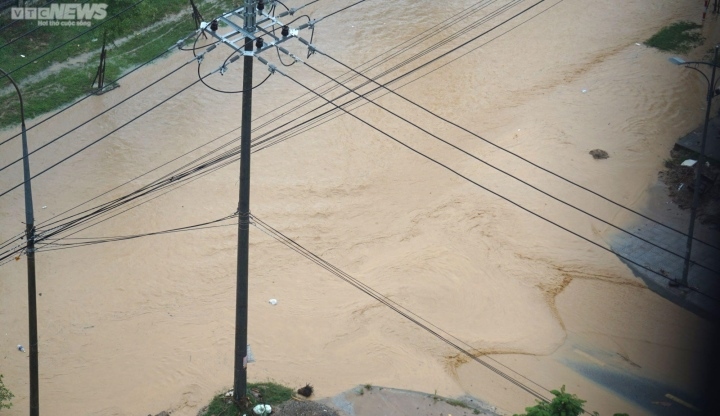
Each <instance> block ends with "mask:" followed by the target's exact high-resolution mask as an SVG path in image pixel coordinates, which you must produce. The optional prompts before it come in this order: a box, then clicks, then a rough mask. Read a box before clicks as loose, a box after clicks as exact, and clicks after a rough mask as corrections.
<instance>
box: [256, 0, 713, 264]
mask: <svg viewBox="0 0 720 416" xmlns="http://www.w3.org/2000/svg"><path fill="white" fill-rule="evenodd" d="M562 1H563V0H560V1H558V2H557V3H555V4H553V5H552V6H550V7H548V8H547V9H545V10H543V11H541V12H540V13H538V14H536V15H534V16H532V17H530V18H529V19H528V20H526V21H525V22H523V23H521V24H520V25H522V24H524V23H527V22H528V21H530V20H532V19H534V18H536V17H538V16H539V15H541V14H543V13H545V12H547V11H548V10H550V9H552V8H553V7H555V6H557V5H558V4H560V3H561V2H562ZM503 23H504V22H503ZM520 25H518V26H515V27H513V28H511V29H509V30H508V31H506V32H504V33H502V34H501V35H499V36H496V37H495V38H492V39H491V40H489V41H488V42H485V43H483V44H482V45H480V46H483V45H486V44H487V43H489V42H491V41H492V40H495V39H497V38H498V37H500V36H503V35H505V34H506V33H508V32H510V31H512V30H514V29H516V28H517V27H519V26H520ZM493 29H494V28H493ZM480 46H478V47H475V48H473V49H472V50H471V51H468V52H467V53H469V52H472V51H474V50H476V49H478V48H479V47H480ZM460 47H462V45H461V46H460ZM454 51H455V49H454V50H451V51H450V52H454ZM448 53H449V52H448ZM467 53H465V54H463V55H461V56H460V57H462V56H465V55H467ZM323 54H324V53H323ZM446 54H447V53H446ZM446 54H445V55H446ZM324 55H326V56H328V55H327V54H324ZM460 57H458V58H455V59H453V60H451V61H449V62H447V63H445V64H443V65H442V66H440V67H438V68H435V69H433V70H432V71H430V72H428V73H426V74H424V75H422V76H421V77H418V78H416V79H414V80H413V81H410V82H414V81H417V80H418V79H420V78H422V77H423V76H425V75H428V74H429V73H431V72H434V71H437V70H438V69H440V68H442V67H444V66H446V65H448V64H449V63H451V62H454V61H455V60H457V59H459V58H460ZM328 58H330V59H332V60H335V59H334V58H332V57H330V56H328ZM335 61H337V60H335ZM337 62H338V63H340V64H341V65H343V66H345V67H346V68H350V67H348V66H347V65H345V64H343V63H341V62H339V61H337ZM350 69H351V70H352V71H354V72H357V71H355V70H354V69H352V68H350ZM357 73H358V74H360V73H359V72H357ZM360 75H362V76H363V77H365V78H366V79H368V80H369V82H375V83H376V84H378V85H379V86H380V88H385V89H386V90H387V91H389V93H392V94H395V95H397V96H398V97H400V98H402V99H403V100H406V101H408V102H410V103H411V104H413V105H415V106H417V107H419V108H421V109H423V110H424V111H426V112H428V113H430V114H432V115H434V116H435V117H437V118H439V119H441V120H443V121H445V122H446V123H449V124H451V125H453V126H455V127H457V128H459V129H461V130H463V131H465V132H466V133H469V134H471V135H473V136H474V137H477V138H479V139H481V140H483V141H485V142H486V143H488V144H490V145H492V146H495V147H497V148H498V149H500V150H503V151H505V152H507V153H509V154H511V155H513V156H515V157H518V158H520V159H521V160H523V161H525V162H526V163H529V164H531V165H532V166H534V167H537V168H539V169H541V170H543V171H545V172H546V173H549V174H551V175H553V176H556V177H558V178H560V179H562V180H563V181H565V182H568V183H570V184H572V185H574V186H577V187H579V188H581V189H583V190H585V191H587V192H590V193H592V194H593V195H596V196H598V197H600V198H602V199H604V200H605V201H607V202H610V203H611V204H613V205H615V206H618V207H620V208H623V209H625V210H628V211H629V212H632V213H634V214H636V215H638V216H640V217H642V218H644V219H647V220H649V221H651V222H653V223H655V224H657V225H660V226H662V227H664V228H667V229H669V230H671V231H674V232H677V233H679V234H681V235H683V236H687V234H685V233H684V232H683V231H680V230H677V229H675V228H673V227H671V226H669V225H667V224H664V223H662V222H660V221H657V220H655V219H653V218H651V217H649V216H647V215H645V214H642V213H640V212H638V211H636V210H633V209H632V208H630V207H627V206H624V205H622V204H620V203H618V202H616V201H613V200H612V199H610V198H608V197H606V196H604V195H602V194H600V193H598V192H595V191H593V190H591V189H589V188H587V187H585V186H583V185H580V184H578V183H576V182H573V181H571V180H570V179H567V178H565V177H563V176H561V175H559V174H557V173H555V172H552V171H550V170H549V169H547V168H544V167H542V166H540V165H538V164H536V163H534V162H532V161H530V160H529V159H527V158H524V157H522V156H520V155H518V154H516V153H514V152H512V151H510V150H507V149H505V148H502V147H501V146H499V145H497V144H495V143H493V142H491V141H489V140H487V139H485V138H483V137H481V136H479V135H478V134H476V133H474V132H472V131H470V130H469V129H467V128H465V127H462V126H460V125H458V124H457V123H454V122H452V121H450V120H448V119H446V118H444V117H441V116H439V115H437V114H435V113H433V112H432V111H430V110H428V109H427V108H425V107H423V106H421V105H419V104H417V103H415V102H412V101H409V100H408V99H407V98H405V97H404V96H402V95H400V94H399V93H397V92H395V91H394V90H390V89H389V88H387V85H389V84H390V83H393V82H395V81H397V80H398V79H399V78H401V77H398V78H395V79H393V80H391V81H390V82H387V83H385V84H381V83H379V82H377V81H376V80H377V79H378V78H379V77H375V78H372V79H371V78H369V77H367V76H365V75H364V74H360ZM405 75H407V74H405ZM405 75H403V77H404V76H405ZM334 81H335V80H334ZM336 82H337V81H336ZM369 82H366V83H363V84H362V85H361V86H359V87H357V88H360V87H362V86H365V85H367V84H368V83H369ZM410 82H408V83H406V84H403V85H401V86H400V87H398V88H401V87H402V86H405V85H407V84H409V83H410ZM340 85H342V84H340ZM357 88H356V89H357ZM378 89H379V88H375V89H373V90H371V91H370V92H368V93H366V94H370V93H373V92H375V91H377V90H378ZM343 95H345V94H343ZM343 95H341V96H343ZM384 95H385V94H382V95H381V96H384ZM338 98H339V97H338ZM378 98H379V97H378ZM336 99H337V98H335V99H334V100H336ZM352 101H354V100H351V101H349V102H348V103H350V102H352ZM368 101H370V100H368ZM348 103H346V104H348ZM346 104H343V105H346ZM362 105H363V104H361V105H359V106H358V107H360V106H362ZM358 107H355V108H358ZM317 108H320V107H317ZM313 111H314V110H313ZM332 111H333V112H335V111H336V110H335V109H333V110H332ZM306 114H307V113H306ZM311 128H312V127H311ZM307 130H309V128H308V129H307ZM307 130H305V131H307ZM288 138H289V137H288ZM284 140H286V139H282V140H279V141H277V142H275V143H272V144H269V145H268V147H270V146H272V145H274V144H277V143H279V142H281V141H284ZM633 235H634V234H633ZM638 238H639V237H638ZM641 239H642V238H641ZM693 240H694V241H698V242H700V243H702V244H705V245H707V246H708V247H711V248H714V249H717V250H720V247H718V246H715V245H713V244H711V243H708V242H706V241H703V240H700V239H698V238H693ZM650 244H652V243H650ZM653 245H654V244H653ZM657 247H659V246H657ZM659 248H661V249H663V250H665V251H668V250H667V249H664V248H662V247H659ZM673 254H675V253H673ZM676 255H677V254H676ZM695 264H698V263H695ZM698 265H700V264H698ZM700 266H701V267H705V266H703V265H700ZM705 268H706V267H705Z"/></svg>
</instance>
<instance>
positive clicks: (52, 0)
mask: <svg viewBox="0 0 720 416" xmlns="http://www.w3.org/2000/svg"><path fill="white" fill-rule="evenodd" d="M55 1H56V0H51V1H49V2H47V3H45V5H44V6H41V7H47V6H48V5H49V4H51V3H54V2H55ZM89 1H90V0H85V1H83V2H81V3H80V4H85V3H87V2H89ZM17 21H18V20H15V22H17ZM43 27H44V26H39V25H38V26H35V27H34V28H33V29H30V30H28V31H27V32H25V33H23V34H22V35H20V36H18V37H16V38H14V39H12V40H10V41H9V42H8V43H6V44H4V45H2V46H0V49H2V48H4V47H6V46H9V45H12V44H13V43H15V42H17V41H18V40H20V39H22V38H24V37H25V36H27V35H29V34H31V33H33V32H35V31H36V30H39V29H41V28H43ZM0 30H1V29H0Z"/></svg>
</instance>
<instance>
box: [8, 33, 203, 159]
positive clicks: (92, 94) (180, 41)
mask: <svg viewBox="0 0 720 416" xmlns="http://www.w3.org/2000/svg"><path fill="white" fill-rule="evenodd" d="M193 33H195V32H193ZM190 36H192V33H191V34H190V35H188V36H186V37H184V38H183V39H180V40H179V41H178V42H177V43H176V44H175V45H177V44H178V43H182V42H185V41H186V40H187V39H188V38H189V37H190ZM175 45H173V46H171V47H169V48H167V49H166V50H164V51H163V52H160V53H159V54H157V55H155V56H154V57H152V58H150V59H149V60H148V61H145V62H143V63H141V64H140V65H138V66H136V67H134V68H133V69H131V70H130V71H128V72H126V73H124V74H123V75H121V76H119V77H118V78H116V79H115V80H114V81H112V82H110V83H109V84H114V83H117V82H118V81H120V80H121V79H123V78H125V77H127V76H129V75H130V74H132V73H134V72H135V71H137V70H139V69H140V68H143V67H144V66H145V65H148V64H150V63H152V62H154V61H155V60H157V59H159V58H161V57H162V56H163V55H166V54H167V53H169V52H170V51H172V50H173V49H175V47H176V46H175ZM95 95H96V94H95V92H90V93H88V94H86V95H85V96H84V97H82V98H80V99H79V100H77V101H75V102H74V103H72V104H69V105H67V106H65V107H63V108H61V109H60V110H58V111H57V112H55V113H53V114H51V115H50V116H48V117H46V118H44V119H42V120H40V121H38V122H37V123H35V124H33V125H32V126H29V127H28V128H27V129H26V130H27V131H30V130H32V129H33V128H35V127H37V126H39V125H40V124H42V123H44V122H46V121H48V120H50V119H52V118H54V117H55V116H57V115H59V114H61V113H63V112H65V111H67V110H69V109H70V108H72V107H74V106H76V105H77V104H80V103H81V102H83V101H85V100H86V99H88V98H90V97H93V96H95ZM20 136H21V133H17V134H15V135H14V136H11V137H9V138H7V139H5V140H3V141H2V142H0V146H2V145H4V144H5V143H7V142H9V141H11V140H13V139H16V138H18V137H20ZM36 150H37V149H36ZM34 152H35V151H33V152H31V153H30V154H32V153H34ZM13 163H17V160H16V161H15V162H13ZM3 169H4V168H3Z"/></svg>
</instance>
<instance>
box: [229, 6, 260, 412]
mask: <svg viewBox="0 0 720 416" xmlns="http://www.w3.org/2000/svg"><path fill="white" fill-rule="evenodd" d="M255 3H256V1H254V0H245V13H244V16H243V17H244V21H245V22H244V25H243V29H244V30H245V33H246V34H250V33H254V32H255V7H256V6H255ZM243 49H244V50H245V52H249V53H246V54H245V56H244V59H243V90H242V91H243V92H242V130H241V136H240V202H239V203H238V215H239V221H238V253H237V288H236V293H235V376H234V382H233V398H234V399H235V402H236V403H241V401H244V400H245V395H246V390H247V361H248V359H247V355H248V354H247V323H248V258H249V254H250V246H249V244H250V241H249V240H250V135H251V121H252V85H253V82H252V75H253V55H252V51H253V39H252V38H250V37H249V36H245V47H244V48H243Z"/></svg>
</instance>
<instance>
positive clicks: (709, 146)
mask: <svg viewBox="0 0 720 416" xmlns="http://www.w3.org/2000/svg"><path fill="white" fill-rule="evenodd" d="M702 132H703V126H702V125H700V127H698V128H697V129H695V130H693V131H692V132H690V133H688V134H687V135H685V136H683V137H681V138H680V139H679V140H678V141H677V146H678V147H682V148H685V149H689V150H692V151H693V152H697V153H700V144H701V143H702ZM705 155H706V156H707V157H708V158H709V159H713V160H715V161H717V162H720V119H719V118H714V119H711V120H710V123H709V124H708V135H707V140H706V141H705Z"/></svg>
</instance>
